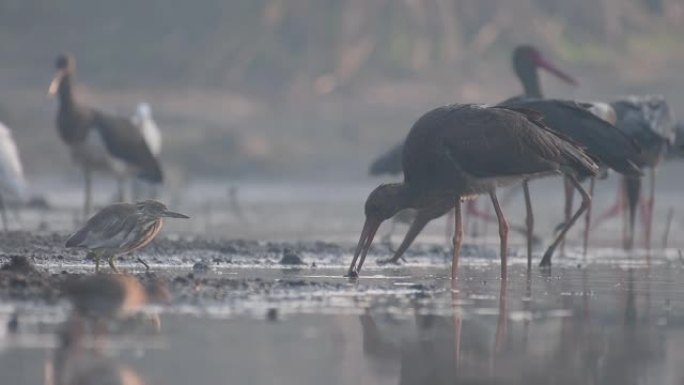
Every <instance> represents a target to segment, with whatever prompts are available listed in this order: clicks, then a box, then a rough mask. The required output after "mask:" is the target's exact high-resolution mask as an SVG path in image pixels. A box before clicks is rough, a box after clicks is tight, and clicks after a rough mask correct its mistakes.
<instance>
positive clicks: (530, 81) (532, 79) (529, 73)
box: [518, 67, 542, 98]
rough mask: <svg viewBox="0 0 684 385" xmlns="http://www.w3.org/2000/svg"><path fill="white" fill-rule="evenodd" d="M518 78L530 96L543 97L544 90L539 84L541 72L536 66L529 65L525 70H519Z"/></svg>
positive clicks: (527, 95)
mask: <svg viewBox="0 0 684 385" xmlns="http://www.w3.org/2000/svg"><path fill="white" fill-rule="evenodd" d="M518 79H520V83H521V84H522V86H523V89H524V90H525V96H526V97H528V98H541V97H542V91H541V86H540V85H539V72H538V71H537V68H536V67H527V68H525V70H524V71H518Z"/></svg>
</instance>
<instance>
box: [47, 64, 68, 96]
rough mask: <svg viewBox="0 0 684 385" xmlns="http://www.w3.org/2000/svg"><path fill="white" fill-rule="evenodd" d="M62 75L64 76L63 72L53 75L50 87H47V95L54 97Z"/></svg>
mask: <svg viewBox="0 0 684 385" xmlns="http://www.w3.org/2000/svg"><path fill="white" fill-rule="evenodd" d="M64 75H66V71H65V70H63V69H60V70H57V73H55V77H54V78H52V81H51V82H50V86H49V87H48V95H55V94H56V93H57V90H58V89H59V83H60V82H61V81H62V78H63V77H64Z"/></svg>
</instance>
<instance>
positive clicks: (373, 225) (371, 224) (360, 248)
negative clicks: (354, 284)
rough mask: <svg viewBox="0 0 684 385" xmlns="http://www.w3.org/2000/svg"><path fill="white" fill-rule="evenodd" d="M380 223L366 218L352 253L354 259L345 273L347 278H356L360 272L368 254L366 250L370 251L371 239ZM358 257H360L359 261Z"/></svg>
mask: <svg viewBox="0 0 684 385" xmlns="http://www.w3.org/2000/svg"><path fill="white" fill-rule="evenodd" d="M381 223H382V221H380V220H377V219H373V218H366V223H364V225H363V230H361V237H360V238H359V243H358V245H357V246H356V251H354V258H353V259H352V263H351V265H350V266H349V271H348V272H347V276H348V277H357V276H358V274H359V272H360V271H361V266H363V261H364V260H365V259H366V254H367V253H368V249H370V246H371V244H372V243H373V238H374V237H375V233H376V232H377V231H378V227H380V224H381ZM359 257H361V258H360V259H359ZM357 260H358V261H359V264H358V265H357V264H356V261H357Z"/></svg>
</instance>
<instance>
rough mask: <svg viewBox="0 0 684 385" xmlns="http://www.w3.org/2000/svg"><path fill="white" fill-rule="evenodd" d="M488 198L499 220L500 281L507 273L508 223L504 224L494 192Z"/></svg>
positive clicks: (504, 220) (504, 219)
mask: <svg viewBox="0 0 684 385" xmlns="http://www.w3.org/2000/svg"><path fill="white" fill-rule="evenodd" d="M489 197H490V198H491V199H492V205H494V211H496V217H497V219H498V220H499V238H500V239H501V251H500V252H501V279H506V275H507V271H508V269H507V259H508V258H507V252H508V223H507V222H506V218H505V217H504V214H503V211H501V206H499V200H498V199H496V191H494V190H492V191H490V192H489Z"/></svg>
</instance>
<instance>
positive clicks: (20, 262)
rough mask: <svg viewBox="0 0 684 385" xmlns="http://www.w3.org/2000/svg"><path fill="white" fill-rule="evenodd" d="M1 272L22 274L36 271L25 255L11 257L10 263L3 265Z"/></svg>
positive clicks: (0, 268)
mask: <svg viewBox="0 0 684 385" xmlns="http://www.w3.org/2000/svg"><path fill="white" fill-rule="evenodd" d="M0 270H2V271H9V272H14V273H22V274H27V273H32V272H34V271H36V269H35V268H34V267H33V265H32V264H31V262H29V260H28V258H26V257H24V256H23V255H13V256H11V257H10V260H9V262H7V263H5V264H4V265H2V267H0Z"/></svg>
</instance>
